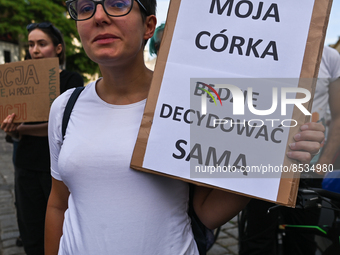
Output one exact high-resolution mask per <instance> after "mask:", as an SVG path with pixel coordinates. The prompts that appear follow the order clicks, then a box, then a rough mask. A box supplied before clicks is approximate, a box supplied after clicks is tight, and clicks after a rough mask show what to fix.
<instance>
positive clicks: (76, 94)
mask: <svg viewBox="0 0 340 255" xmlns="http://www.w3.org/2000/svg"><path fill="white" fill-rule="evenodd" d="M84 88H85V87H77V88H76V89H75V90H74V91H73V92H72V94H71V96H70V98H69V99H68V101H67V104H66V107H65V110H64V115H63V122H62V125H61V134H62V137H63V140H64V136H65V134H66V128H67V125H68V121H69V120H70V116H71V113H72V109H73V107H74V105H75V103H76V101H77V99H78V97H79V95H80V93H81V92H82V91H83V89H84Z"/></svg>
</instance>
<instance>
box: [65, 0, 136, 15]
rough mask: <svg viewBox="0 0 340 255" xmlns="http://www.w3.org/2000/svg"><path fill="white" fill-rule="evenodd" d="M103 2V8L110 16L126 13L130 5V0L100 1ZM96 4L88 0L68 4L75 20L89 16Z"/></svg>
mask: <svg viewBox="0 0 340 255" xmlns="http://www.w3.org/2000/svg"><path fill="white" fill-rule="evenodd" d="M101 2H103V3H104V9H105V11H106V12H107V14H109V15H111V16H123V15H126V14H127V13H128V12H129V11H130V9H131V6H132V0H105V1H101ZM96 4H98V2H97V3H95V2H94V1H90V0H76V1H74V2H72V3H71V4H70V6H69V11H70V14H71V16H72V17H73V18H75V19H77V20H83V19H88V18H90V17H91V16H92V15H93V13H94V11H95V9H96Z"/></svg>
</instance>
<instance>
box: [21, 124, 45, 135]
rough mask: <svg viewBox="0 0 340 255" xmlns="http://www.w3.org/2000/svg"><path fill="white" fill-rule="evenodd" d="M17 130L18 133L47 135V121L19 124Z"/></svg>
mask: <svg viewBox="0 0 340 255" xmlns="http://www.w3.org/2000/svg"><path fill="white" fill-rule="evenodd" d="M17 131H18V132H19V134H20V135H32V136H47V135H48V123H47V122H46V123H42V124H35V125H23V124H21V125H19V126H18V128H17Z"/></svg>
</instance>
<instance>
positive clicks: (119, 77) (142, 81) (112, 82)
mask: <svg viewBox="0 0 340 255" xmlns="http://www.w3.org/2000/svg"><path fill="white" fill-rule="evenodd" d="M100 70H101V73H102V76H103V79H101V80H100V81H99V82H98V83H97V85H96V91H97V94H98V96H99V97H100V98H101V99H103V100H104V101H105V102H107V103H110V104H116V105H125V104H132V103H136V102H139V101H141V100H143V99H145V98H146V97H147V95H148V92H149V88H150V85H151V80H152V75H153V72H152V71H151V70H149V69H148V68H147V67H146V66H145V65H144V64H143V65H142V66H139V67H138V68H135V67H133V66H130V67H121V68H120V67H106V66H100Z"/></svg>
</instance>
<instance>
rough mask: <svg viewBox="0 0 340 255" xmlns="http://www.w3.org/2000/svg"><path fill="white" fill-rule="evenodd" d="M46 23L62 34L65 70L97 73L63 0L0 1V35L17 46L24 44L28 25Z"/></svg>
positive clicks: (97, 70) (95, 66) (97, 69)
mask: <svg viewBox="0 0 340 255" xmlns="http://www.w3.org/2000/svg"><path fill="white" fill-rule="evenodd" d="M43 21H49V22H51V23H52V24H54V25H55V26H56V27H57V28H58V29H59V30H60V31H61V32H62V33H63V35H64V39H65V43H66V56H67V61H66V66H67V69H69V70H73V71H77V72H79V73H81V74H84V73H87V74H95V73H98V72H99V68H98V67H97V65H96V64H95V63H94V62H92V61H91V60H90V59H89V58H88V57H87V56H86V54H85V52H84V50H83V49H82V47H81V45H80V44H78V45H77V43H75V39H77V40H78V42H79V41H80V40H79V36H78V33H77V29H76V23H75V21H73V20H71V19H69V18H68V14H67V10H66V4H65V1H64V0H0V35H10V36H11V38H12V39H13V40H14V41H17V42H18V43H19V44H20V43H24V45H27V35H28V33H27V30H26V26H27V25H28V24H30V23H32V22H37V23H39V22H43Z"/></svg>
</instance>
